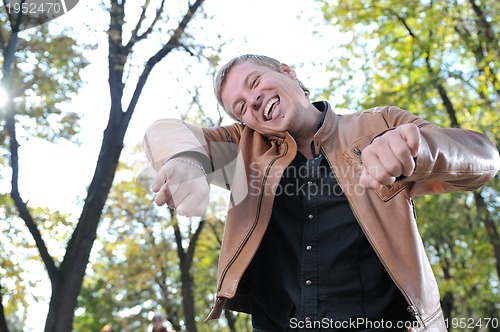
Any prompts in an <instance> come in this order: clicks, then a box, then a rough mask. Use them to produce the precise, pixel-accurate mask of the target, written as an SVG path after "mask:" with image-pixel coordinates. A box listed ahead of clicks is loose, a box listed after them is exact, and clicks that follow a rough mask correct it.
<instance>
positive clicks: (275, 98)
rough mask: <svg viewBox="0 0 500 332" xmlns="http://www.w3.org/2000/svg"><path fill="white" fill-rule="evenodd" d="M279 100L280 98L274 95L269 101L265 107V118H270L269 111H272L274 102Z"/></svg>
mask: <svg viewBox="0 0 500 332" xmlns="http://www.w3.org/2000/svg"><path fill="white" fill-rule="evenodd" d="M278 100H279V99H278V97H274V98H273V99H271V100H270V101H269V102H268V103H267V105H266V108H265V109H264V118H265V119H266V120H269V111H271V108H272V107H273V104H274V103H276V102H277V101H278Z"/></svg>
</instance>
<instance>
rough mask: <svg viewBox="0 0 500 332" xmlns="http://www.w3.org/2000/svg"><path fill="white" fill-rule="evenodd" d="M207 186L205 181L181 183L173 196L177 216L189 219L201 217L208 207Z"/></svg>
mask: <svg viewBox="0 0 500 332" xmlns="http://www.w3.org/2000/svg"><path fill="white" fill-rule="evenodd" d="M209 192H210V190H209V186H208V183H207V182H206V180H205V179H200V178H197V179H193V180H191V181H187V182H185V183H183V185H182V186H181V187H179V189H178V190H177V191H176V192H175V194H174V195H173V202H174V204H175V207H176V211H177V213H178V214H180V215H183V216H187V217H191V216H202V215H203V214H204V213H205V209H206V206H207V205H208V198H209Z"/></svg>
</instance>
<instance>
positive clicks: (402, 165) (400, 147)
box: [384, 138, 415, 177]
mask: <svg viewBox="0 0 500 332" xmlns="http://www.w3.org/2000/svg"><path fill="white" fill-rule="evenodd" d="M389 149H390V150H389V153H388V154H387V155H386V156H385V158H386V159H384V165H385V168H386V169H387V170H388V171H389V173H391V174H392V175H393V176H395V177H398V176H400V175H404V176H409V175H411V174H412V173H413V170H414V169H415V161H414V160H413V156H412V152H411V149H410V147H409V146H408V145H407V143H406V141H404V140H403V139H402V138H399V139H394V140H392V141H391V142H390V144H389Z"/></svg>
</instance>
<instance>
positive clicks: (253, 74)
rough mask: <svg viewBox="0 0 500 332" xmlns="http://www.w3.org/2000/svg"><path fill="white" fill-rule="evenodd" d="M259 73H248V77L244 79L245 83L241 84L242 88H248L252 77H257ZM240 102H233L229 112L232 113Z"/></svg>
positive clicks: (255, 71) (257, 71)
mask: <svg viewBox="0 0 500 332" xmlns="http://www.w3.org/2000/svg"><path fill="white" fill-rule="evenodd" d="M259 73H261V71H259V70H254V71H252V72H250V73H248V75H247V76H246V77H245V81H244V83H243V85H244V86H249V85H250V83H251V79H252V78H253V77H255V75H258V74H259ZM239 102H240V99H237V100H235V101H234V103H233V105H231V111H232V112H233V113H234V108H235V107H236V104H237V103H239Z"/></svg>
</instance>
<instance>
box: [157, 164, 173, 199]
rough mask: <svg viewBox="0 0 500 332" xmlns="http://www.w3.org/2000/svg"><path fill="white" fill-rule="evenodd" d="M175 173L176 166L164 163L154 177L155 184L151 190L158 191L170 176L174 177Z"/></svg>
mask: <svg viewBox="0 0 500 332" xmlns="http://www.w3.org/2000/svg"><path fill="white" fill-rule="evenodd" d="M173 174H174V167H173V165H172V164H171V163H166V164H165V165H163V166H162V167H161V168H160V169H159V170H158V172H157V173H156V176H155V177H154V179H153V184H152V185H151V190H152V191H153V192H154V193H156V192H158V191H159V190H160V188H162V186H163V185H164V184H165V182H167V180H168V179H169V178H171V177H172V175H173Z"/></svg>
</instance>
